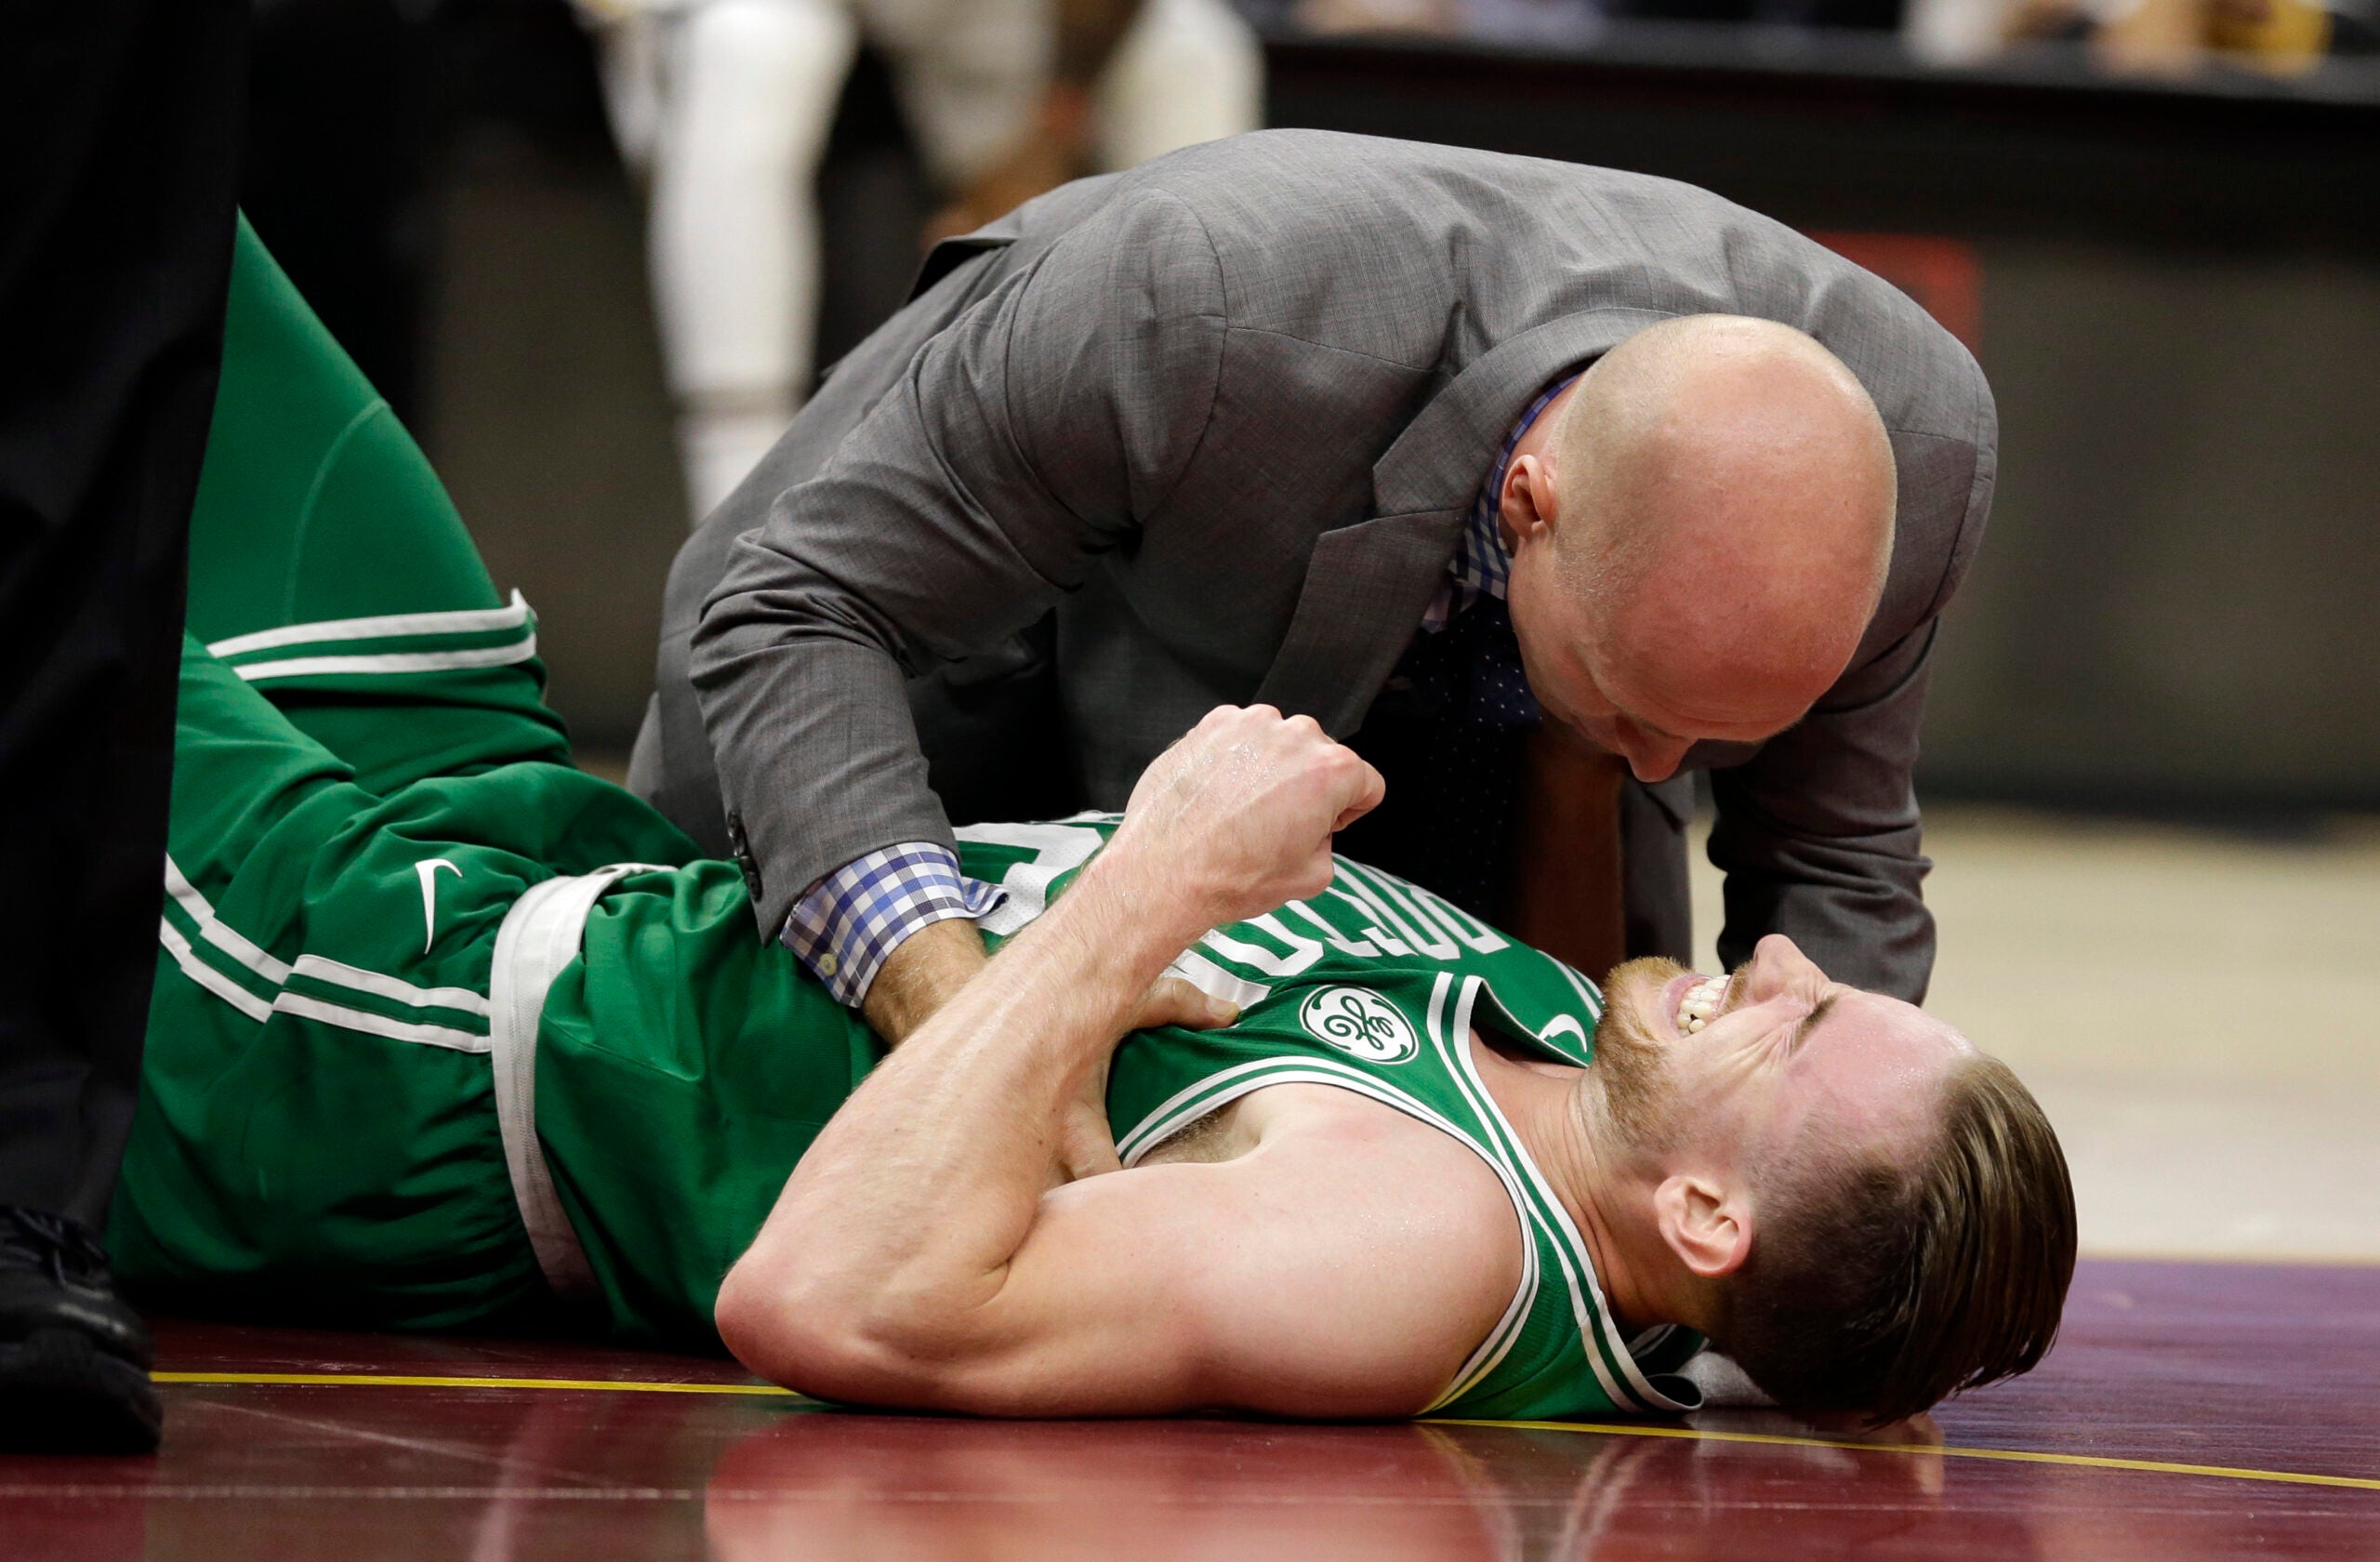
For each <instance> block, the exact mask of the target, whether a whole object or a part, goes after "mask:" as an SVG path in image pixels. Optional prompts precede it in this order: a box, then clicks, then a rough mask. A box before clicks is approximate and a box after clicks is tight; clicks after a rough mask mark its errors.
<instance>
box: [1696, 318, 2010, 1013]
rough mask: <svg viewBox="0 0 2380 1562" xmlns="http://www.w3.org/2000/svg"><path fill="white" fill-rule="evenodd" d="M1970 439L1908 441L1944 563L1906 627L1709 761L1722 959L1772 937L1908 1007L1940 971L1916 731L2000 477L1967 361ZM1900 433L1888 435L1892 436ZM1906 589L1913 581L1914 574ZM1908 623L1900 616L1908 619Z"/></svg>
mask: <svg viewBox="0 0 2380 1562" xmlns="http://www.w3.org/2000/svg"><path fill="white" fill-rule="evenodd" d="M1963 378H1964V382H1965V388H1966V390H1967V391H1968V393H1969V401H1970V403H1971V405H1972V408H1973V411H1972V415H1971V416H1972V425H1971V427H1972V432H1971V435H1970V437H1969V438H1968V439H1967V440H1965V441H1959V442H1950V441H1945V440H1941V439H1938V438H1936V437H1933V436H1904V437H1903V438H1905V439H1907V440H1910V441H1912V442H1914V443H1919V444H1922V445H1923V446H1924V447H1925V448H1926V450H1927V454H1926V455H1924V456H1920V457H1917V458H1915V459H1911V460H1905V461H1904V462H1903V464H1902V479H1901V501H1902V503H1903V505H1904V506H1905V507H1907V506H1915V507H1917V510H1916V519H1917V520H1918V522H1919V528H1918V529H1919V531H1920V532H1921V534H1922V535H1926V536H1932V537H1934V538H1937V539H1939V540H1938V542H1937V544H1936V548H1935V549H1928V551H1927V555H1925V556H1930V557H1933V558H1938V559H1940V560H1941V561H1942V563H1941V566H1940V569H1939V573H1938V574H1937V575H1936V576H1933V578H1932V579H1931V580H1930V581H1927V582H1925V583H1924V584H1922V585H1918V586H1917V589H1918V590H1919V591H1920V593H1921V595H1920V597H1919V600H1918V602H1917V603H1915V604H1913V605H1915V606H1916V608H1917V611H1916V612H1915V614H1914V615H1913V618H1914V627H1913V628H1911V629H1908V630H1907V631H1905V632H1904V633H1903V634H1902V635H1901V636H1900V638H1899V639H1898V640H1897V641H1895V642H1892V643H1890V644H1888V645H1886V646H1884V649H1882V650H1881V651H1879V652H1877V653H1875V654H1874V655H1871V656H1870V657H1869V658H1868V659H1867V660H1866V661H1865V662H1863V663H1861V664H1860V665H1859V666H1858V667H1856V668H1853V669H1852V670H1851V671H1850V672H1849V673H1846V674H1845V676H1844V678H1843V680H1842V682H1839V683H1837V684H1836V685H1835V687H1834V688H1832V689H1831V690H1830V691H1828V693H1827V695H1826V697H1825V698H1824V699H1822V700H1820V701H1819V702H1818V705H1817V707H1816V708H1813V709H1812V710H1811V712H1810V714H1809V715H1808V716H1807V717H1805V719H1804V720H1803V721H1802V722H1801V724H1800V725H1798V726H1795V727H1793V728H1792V730H1790V731H1788V732H1785V733H1783V734H1780V735H1778V736H1777V737H1774V738H1771V739H1770V740H1769V741H1768V742H1767V743H1766V744H1765V745H1763V746H1762V748H1760V750H1759V752H1758V753H1756V754H1754V755H1753V756H1752V760H1751V761H1749V762H1748V763H1746V764H1744V765H1741V766H1739V767H1738V768H1736V769H1733V770H1719V771H1713V772H1712V776H1711V789H1712V798H1713V801H1716V802H1717V804H1718V809H1719V817H1718V822H1717V824H1716V825H1715V826H1714V827H1712V832H1711V861H1712V864H1713V865H1714V866H1716V867H1719V868H1720V869H1721V870H1722V871H1724V872H1725V873H1726V927H1725V928H1724V929H1723V930H1722V932H1721V933H1720V935H1719V958H1720V960H1721V961H1722V962H1723V963H1724V964H1726V965H1727V966H1729V967H1733V966H1735V965H1737V964H1738V963H1739V962H1741V961H1743V960H1749V959H1750V958H1751V957H1752V946H1753V945H1754V944H1755V943H1757V942H1759V940H1760V938H1761V936H1762V935H1763V934H1765V933H1784V934H1785V935H1786V936H1787V937H1789V938H1791V939H1792V940H1793V941H1794V942H1795V943H1796V944H1798V945H1800V946H1802V948H1803V950H1804V952H1805V953H1806V954H1808V955H1809V956H1810V958H1811V959H1813V960H1817V961H1818V964H1819V965H1820V966H1821V967H1823V968H1824V969H1825V971H1826V973H1827V974H1829V975H1830V976H1832V977H1833V978H1834V979H1835V980H1836V981H1839V982H1849V983H1852V984H1854V985H1856V986H1862V987H1867V988H1870V989H1871V990H1873V991H1877V992H1884V993H1890V994H1892V995H1893V996H1894V997H1896V998H1904V999H1908V1000H1909V1001H1911V1002H1912V1003H1916V1002H1921V1001H1923V1000H1924V997H1925V989H1926V986H1927V984H1928V983H1929V982H1930V981H1931V980H1932V978H1933V974H1934V917H1933V914H1932V913H1931V912H1929V911H1927V910H1926V909H1925V901H1924V894H1923V893H1922V886H1923V884H1924V880H1925V875H1926V873H1927V872H1928V870H1930V869H1931V868H1932V867H1933V864H1932V863H1930V862H1928V861H1927V860H1926V859H1925V856H1924V853H1923V852H1922V851H1921V850H1920V847H1921V845H1922V841H1921V831H1920V828H1919V825H1918V813H1917V791H1916V787H1915V783H1914V780H1913V773H1914V771H1915V769H1916V765H1917V748H1918V727H1919V724H1920V722H1921V721H1922V720H1923V719H1924V714H1925V687H1926V682H1927V679H1928V677H1929V675H1930V673H1931V671H1932V668H1933V657H1934V641H1935V636H1936V633H1937V630H1938V629H1939V627H1940V615H1941V612H1942V610H1943V608H1944V607H1946V606H1948V605H1949V603H1950V597H1951V595H1952V593H1953V592H1955V591H1956V590H1957V589H1958V586H1959V582H1960V580H1961V578H1962V577H1963V576H1964V575H1965V573H1966V566H1967V564H1968V563H1969V562H1970V561H1971V560H1972V559H1973V558H1974V556H1975V550H1976V549H1977V547H1978V546H1979V545H1980V544H1981V542H1982V538H1983V530H1984V524H1985V521H1986V519H1987V518H1988V517H1989V515H1990V510H1991V496H1992V491H1993V488H1994V486H1995V479H1996V477H1997V472H1998V422H1997V417H1996V414H1995V412H1994V409H1993V407H1992V404H1991V394H1990V388H1989V387H1987V386H1986V385H1985V384H1984V382H1983V377H1982V375H1981V373H1980V372H1979V371H1977V370H1975V368H1974V366H1973V364H1972V361H1967V374H1966V376H1964V377H1963ZM1900 443H1903V440H1902V439H1897V440H1896V444H1897V445H1898V444H1900ZM1913 584H1914V583H1913ZM1904 621H1908V620H1904Z"/></svg>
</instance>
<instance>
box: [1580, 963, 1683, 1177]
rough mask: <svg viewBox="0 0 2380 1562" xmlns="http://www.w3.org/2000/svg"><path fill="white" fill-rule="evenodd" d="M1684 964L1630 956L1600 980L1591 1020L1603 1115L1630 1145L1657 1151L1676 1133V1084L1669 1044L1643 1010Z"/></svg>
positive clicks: (1678, 972) (1655, 999) (1596, 1075)
mask: <svg viewBox="0 0 2380 1562" xmlns="http://www.w3.org/2000/svg"><path fill="white" fill-rule="evenodd" d="M1685 970H1686V968H1685V967H1684V966H1682V965H1679V964H1678V963H1677V962H1675V961H1674V960H1659V959H1646V960H1630V961H1629V962H1628V963H1627V964H1625V965H1621V966H1617V967H1615V968H1614V969H1613V971H1612V973H1611V974H1610V975H1609V976H1608V977H1607V978H1606V979H1605V981H1604V986H1603V990H1604V999H1605V1003H1606V1005H1607V1006H1606V1008H1605V1010H1604V1013H1603V1018H1602V1019H1601V1020H1599V1021H1598V1022H1596V1025H1595V1054H1594V1066H1593V1068H1592V1069H1591V1070H1590V1072H1591V1073H1592V1074H1593V1076H1594V1077H1595V1078H1596V1079H1598V1080H1599V1081H1600V1082H1601V1083H1602V1086H1603V1099H1604V1107H1605V1111H1606V1115H1607V1120H1608V1121H1609V1122H1610V1124H1611V1127H1612V1129H1613V1130H1614V1132H1617V1133H1618V1134H1619V1135H1620V1138H1621V1139H1622V1140H1623V1141H1624V1142H1625V1143H1626V1145H1628V1146H1629V1147H1630V1148H1632V1149H1637V1150H1658V1149H1661V1148H1664V1147H1666V1146H1667V1145H1670V1144H1672V1143H1673V1141H1674V1139H1675V1137H1676V1133H1677V1130H1678V1127H1679V1122H1678V1102H1677V1089H1676V1085H1675V1083H1674V1081H1673V1079H1672V1077H1671V1074H1670V1060H1669V1049H1668V1048H1667V1047H1666V1046H1665V1045H1663V1043H1662V1042H1661V1041H1659V1039H1656V1037H1655V1035H1654V1033H1653V1031H1652V1029H1651V1021H1650V1019H1649V1017H1648V1016H1647V1015H1646V1012H1645V1005H1646V1003H1647V1002H1655V1001H1659V995H1660V993H1661V992H1662V990H1663V989H1664V988H1665V987H1666V986H1668V985H1669V983H1670V981H1671V980H1672V979H1673V978H1674V977H1676V976H1678V975H1680V974H1682V973H1684V972H1685Z"/></svg>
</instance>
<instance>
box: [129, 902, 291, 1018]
mask: <svg viewBox="0 0 2380 1562" xmlns="http://www.w3.org/2000/svg"><path fill="white" fill-rule="evenodd" d="M157 942H159V943H160V944H163V945H164V946H165V949H166V952H167V953H169V954H171V955H172V956H173V957H174V963H175V964H176V965H179V966H180V967H181V968H182V974H183V975H185V976H187V977H189V978H190V979H191V980H192V981H193V982H196V983H197V984H198V985H199V986H202V987H205V989H206V990H207V991H208V992H211V993H213V994H214V995H215V996H216V997H218V998H219V999H222V1000H223V1001H224V1002H226V1003H228V1004H230V1005H231V1007H232V1008H234V1009H237V1010H238V1011H239V1012H240V1013H243V1014H245V1015H246V1016H247V1017H248V1018H250V1019H252V1020H254V1021H256V1022H257V1023H258V1025H262V1024H263V1023H264V1022H265V1021H266V1020H268V1019H270V1018H271V1016H272V1005H271V1004H270V1003H267V1002H266V1001H265V1000H264V999H260V998H258V996H257V995H256V994H254V993H252V992H250V991H248V989H247V988H245V987H244V986H240V984H239V983H237V982H234V981H233V980H231V978H230V977H229V976H226V975H224V974H223V973H221V972H219V971H218V970H216V969H215V968H214V967H213V966H211V965H209V964H207V963H206V962H205V960H201V959H199V958H198V951H197V950H195V949H193V948H192V947H191V946H190V940H189V939H187V938H184V937H183V936H182V935H181V930H180V929H179V928H177V927H175V926H174V924H173V923H171V922H169V921H167V920H165V918H163V917H160V918H158V919H157Z"/></svg>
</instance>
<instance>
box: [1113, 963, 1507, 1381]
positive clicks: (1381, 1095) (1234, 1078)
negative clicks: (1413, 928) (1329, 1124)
mask: <svg viewBox="0 0 2380 1562" xmlns="http://www.w3.org/2000/svg"><path fill="white" fill-rule="evenodd" d="M1452 979H1453V978H1452V977H1451V976H1447V975H1441V976H1440V977H1439V978H1438V980H1439V981H1440V982H1441V983H1447V982H1450V981H1452ZM1288 1084H1316V1085H1330V1086H1335V1087H1336V1088H1338V1089H1341V1090H1345V1091H1351V1092H1354V1093H1355V1094H1357V1095H1361V1096H1366V1097H1369V1099H1371V1100H1374V1101H1377V1102H1380V1103H1381V1104H1382V1105H1385V1106H1391V1107H1394V1108H1395V1109H1396V1110H1397V1111H1400V1112H1403V1113H1404V1114H1406V1115H1407V1116H1408V1117H1410V1118H1412V1119H1415V1120H1417V1121H1419V1122H1422V1123H1426V1124H1428V1125H1429V1126H1430V1127H1432V1128H1435V1129H1436V1130H1438V1131H1439V1132H1442V1133H1444V1134H1446V1135H1448V1137H1449V1138H1452V1139H1454V1140H1456V1141H1457V1142H1458V1143H1460V1144H1461V1145H1465V1146H1466V1147H1468V1148H1469V1149H1470V1151H1471V1152H1472V1154H1474V1155H1475V1156H1477V1157H1478V1158H1480V1160H1481V1162H1482V1163H1483V1164H1485V1165H1486V1166H1487V1167H1488V1170H1489V1171H1493V1172H1495V1174H1496V1178H1497V1181H1499V1182H1500V1183H1501V1184H1502V1185H1503V1186H1504V1194H1505V1197H1506V1198H1509V1199H1511V1200H1512V1204H1513V1213H1514V1217H1515V1218H1516V1219H1517V1220H1518V1221H1519V1222H1520V1225H1521V1237H1522V1242H1521V1277H1520V1283H1519V1284H1518V1285H1517V1286H1515V1287H1514V1291H1513V1297H1512V1300H1511V1301H1510V1302H1508V1303H1507V1304H1505V1307H1504V1312H1503V1316H1502V1317H1500V1318H1499V1319H1498V1320H1497V1322H1496V1326H1495V1327H1494V1328H1493V1329H1491V1330H1488V1335H1487V1337H1486V1338H1485V1339H1483V1340H1482V1341H1480V1343H1479V1344H1478V1345H1477V1347H1476V1348H1474V1350H1473V1352H1472V1354H1471V1356H1470V1357H1469V1359H1467V1360H1465V1361H1464V1362H1463V1364H1462V1366H1461V1369H1460V1370H1457V1371H1456V1373H1455V1375H1454V1377H1453V1378H1452V1380H1450V1381H1449V1382H1448V1385H1447V1387H1446V1388H1445V1389H1444V1390H1443V1391H1442V1392H1440V1393H1439V1394H1438V1396H1437V1397H1435V1398H1434V1399H1432V1400H1431V1401H1430V1403H1429V1405H1428V1407H1427V1408H1426V1409H1425V1410H1424V1411H1423V1412H1422V1413H1424V1414H1428V1413H1430V1412H1431V1411H1435V1410H1438V1409H1440V1408H1442V1407H1443V1406H1445V1405H1447V1404H1448V1403H1449V1402H1451V1401H1453V1400H1455V1399H1457V1398H1460V1397H1461V1396H1462V1395H1463V1394H1464V1393H1465V1392H1467V1391H1468V1390H1469V1389H1470V1388H1471V1387H1472V1386H1473V1385H1474V1384H1475V1383H1478V1382H1479V1381H1480V1380H1481V1379H1482V1378H1484V1377H1486V1376H1487V1375H1488V1373H1489V1372H1491V1371H1493V1370H1495V1369H1496V1368H1497V1367H1498V1366H1499V1365H1500V1364H1501V1362H1502V1361H1503V1359H1504V1357H1505V1356H1506V1355H1507V1354H1508V1353H1510V1351H1511V1350H1512V1347H1513V1343H1514V1341H1515V1340H1516V1339H1518V1338H1519V1336H1520V1330H1521V1325H1522V1324H1523V1323H1524V1322H1526V1321H1527V1317H1528V1314H1529V1309H1530V1307H1531V1305H1532V1304H1534V1303H1535V1302H1536V1299H1537V1292H1538V1288H1539V1285H1540V1269H1539V1264H1538V1257H1537V1243H1536V1242H1535V1241H1533V1240H1530V1239H1529V1229H1530V1220H1529V1214H1528V1210H1527V1204H1526V1202H1525V1200H1524V1198H1523V1195H1522V1192H1521V1188H1520V1185H1519V1184H1518V1183H1517V1182H1516V1181H1515V1180H1514V1176H1513V1172H1512V1171H1511V1169H1510V1168H1508V1167H1507V1166H1505V1165H1504V1164H1503V1163H1502V1162H1501V1161H1500V1160H1499V1159H1498V1158H1497V1157H1496V1155H1495V1154H1494V1153H1493V1152H1492V1151H1490V1150H1489V1149H1488V1146H1487V1145H1482V1144H1481V1143H1480V1142H1479V1141H1478V1139H1477V1138H1475V1137H1474V1136H1473V1135H1472V1134H1471V1133H1470V1132H1467V1131H1466V1130H1465V1129H1463V1128H1462V1127H1461V1125H1460V1124H1458V1123H1456V1122H1454V1121H1452V1120H1451V1119H1448V1118H1447V1117H1446V1116H1445V1115H1444V1114H1443V1113H1440V1112H1439V1111H1437V1110H1436V1109H1435V1108H1434V1107H1432V1106H1430V1105H1427V1104H1425V1103H1423V1102H1421V1101H1419V1100H1416V1099H1415V1098H1414V1097H1412V1096H1410V1095H1408V1094H1406V1093H1405V1092H1402V1091H1400V1090H1397V1089H1396V1088H1395V1087H1394V1086H1392V1085H1390V1084H1388V1083H1386V1082H1385V1081H1383V1080H1381V1079H1374V1078H1373V1077H1372V1076H1370V1075H1369V1074H1365V1073H1362V1072H1360V1071H1358V1070H1356V1069H1355V1068H1352V1067H1349V1066H1346V1065H1343V1064H1340V1063H1335V1062H1333V1061H1331V1060H1330V1059H1329V1058H1319V1057H1315V1058H1308V1057H1298V1056H1294V1055H1285V1056H1282V1057H1277V1058H1257V1059H1253V1060H1251V1061H1250V1062H1247V1063H1242V1064H1236V1065H1234V1066H1232V1067H1229V1068H1225V1069H1223V1070H1220V1071H1219V1072H1217V1073H1214V1074H1211V1075H1210V1076H1208V1077H1207V1078H1206V1079H1201V1080H1199V1081H1198V1082H1197V1083H1196V1084H1194V1085H1191V1086H1189V1087H1187V1088H1185V1089H1183V1090H1182V1091H1179V1092H1176V1093H1175V1094H1174V1095H1173V1096H1172V1097H1171V1098H1170V1099H1169V1100H1167V1101H1166V1102H1164V1103H1163V1104H1162V1105H1159V1106H1158V1107H1157V1109H1156V1110H1155V1111H1153V1112H1151V1113H1150V1114H1149V1115H1148V1117H1146V1118H1144V1119H1142V1121H1141V1122H1140V1123H1139V1124H1137V1125H1136V1126H1134V1127H1133V1128H1132V1129H1131V1132H1128V1133H1126V1134H1125V1135H1124V1136H1123V1138H1122V1139H1121V1140H1120V1141H1119V1142H1118V1143H1117V1146H1116V1149H1117V1160H1118V1161H1120V1162H1121V1163H1122V1164H1123V1165H1124V1166H1126V1167H1132V1166H1137V1165H1139V1164H1140V1162H1141V1160H1142V1158H1144V1157H1145V1156H1146V1155H1147V1154H1148V1153H1149V1152H1150V1151H1151V1150H1153V1149H1155V1148H1156V1147H1157V1145H1161V1144H1163V1143H1165V1142H1166V1141H1167V1140H1168V1139H1170V1138H1171V1137H1172V1136H1173V1135H1174V1134H1175V1133H1177V1132H1181V1131H1182V1130H1183V1129H1184V1128H1186V1127H1188V1126H1189V1125H1190V1124H1192V1123H1194V1122H1197V1120H1198V1119H1200V1118H1203V1117H1205V1116H1207V1115H1208V1114H1209V1113H1210V1112H1216V1111H1220V1110H1221V1109H1222V1108H1223V1107H1225V1106H1228V1105H1231V1104H1232V1103H1233V1102H1235V1101H1237V1100H1239V1099H1240V1098H1242V1097H1243V1096H1246V1095H1250V1094H1251V1093H1253V1092H1256V1091H1259V1090H1263V1089H1264V1088H1265V1087H1267V1086H1270V1085H1288Z"/></svg>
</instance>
